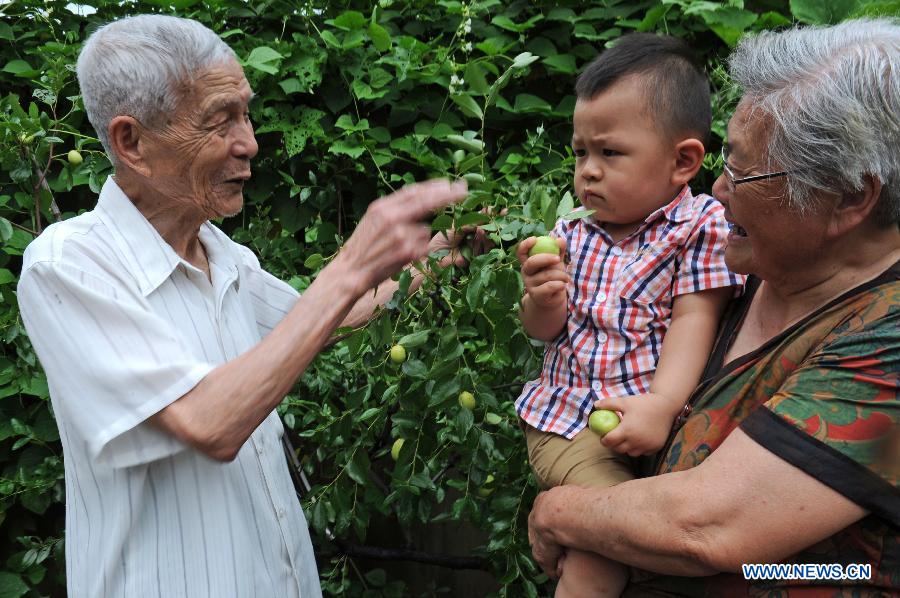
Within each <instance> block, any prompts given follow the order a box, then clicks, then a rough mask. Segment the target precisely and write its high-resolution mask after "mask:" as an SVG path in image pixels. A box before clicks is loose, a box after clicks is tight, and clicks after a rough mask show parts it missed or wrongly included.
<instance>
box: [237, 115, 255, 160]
mask: <svg viewBox="0 0 900 598" xmlns="http://www.w3.org/2000/svg"><path fill="white" fill-rule="evenodd" d="M258 151H259V144H257V143H256V136H255V135H254V134H253V125H251V124H250V123H247V124H245V125H244V126H243V127H241V128H240V132H239V133H238V135H237V138H236V139H235V141H234V143H233V144H232V145H231V152H232V154H234V155H235V156H236V157H238V158H247V159H250V158H253V157H254V156H256V153H257V152H258Z"/></svg>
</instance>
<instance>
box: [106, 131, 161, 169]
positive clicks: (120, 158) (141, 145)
mask: <svg viewBox="0 0 900 598" xmlns="http://www.w3.org/2000/svg"><path fill="white" fill-rule="evenodd" d="M108 131H109V144H110V146H111V147H110V149H112V151H113V153H114V154H115V156H116V160H117V165H118V166H126V167H128V168H129V169H130V170H133V171H135V172H136V173H138V174H140V175H142V176H144V177H149V176H150V175H151V174H152V170H151V168H150V166H149V165H148V164H147V160H146V158H147V155H146V154H147V152H146V150H147V145H146V144H147V139H146V136H145V135H144V132H145V131H144V128H143V127H141V125H140V123H138V122H137V120H135V119H134V118H132V117H130V116H117V117H115V118H114V119H112V121H110V123H109V129H108Z"/></svg>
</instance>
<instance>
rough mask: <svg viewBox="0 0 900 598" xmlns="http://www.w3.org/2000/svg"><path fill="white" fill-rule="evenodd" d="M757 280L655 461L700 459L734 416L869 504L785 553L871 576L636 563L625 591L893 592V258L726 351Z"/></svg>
mask: <svg viewBox="0 0 900 598" xmlns="http://www.w3.org/2000/svg"><path fill="white" fill-rule="evenodd" d="M758 286H759V281H758V280H754V279H752V278H751V279H750V280H749V281H748V283H747V291H746V293H745V294H744V296H743V297H742V298H741V299H740V300H738V301H737V302H736V303H734V304H733V305H732V306H731V308H730V309H729V311H728V312H727V313H726V315H725V318H724V320H723V325H722V330H721V332H720V335H719V339H718V340H717V342H716V347H715V349H714V351H713V354H712V356H711V358H710V363H709V364H708V365H707V368H706V372H705V373H704V376H703V382H702V383H701V385H700V387H699V388H698V389H697V390H696V391H695V392H694V394H693V396H692V397H691V400H690V401H689V403H688V407H686V408H685V411H684V412H683V414H682V416H681V417H679V420H678V421H677V422H676V427H675V431H674V432H673V436H672V437H671V438H670V442H669V444H668V446H667V447H666V449H665V450H664V451H663V452H662V453H661V456H660V459H659V462H658V467H657V473H667V472H672V471H680V470H685V469H689V468H691V467H694V466H696V465H698V464H699V463H701V462H702V461H703V460H704V459H705V458H706V457H707V456H708V455H709V454H710V453H712V452H713V451H715V450H716V448H717V447H718V446H719V445H720V444H721V443H722V441H723V440H724V439H725V438H726V437H727V436H728V434H730V433H731V431H732V430H734V429H735V428H736V427H738V426H740V428H741V429H742V430H743V431H744V432H745V433H746V434H747V435H749V436H750V437H751V438H753V439H754V440H755V441H756V442H758V443H759V444H761V445H762V446H764V447H766V449H768V450H770V451H772V452H773V453H775V454H776V455H778V456H779V457H781V458H782V459H784V460H785V461H787V462H789V463H791V464H792V465H794V466H796V467H798V468H800V469H802V470H803V471H805V472H806V473H808V474H810V475H812V476H813V477H815V478H816V479H818V480H820V481H822V482H823V483H825V484H827V485H828V486H830V487H831V488H834V489H835V490H837V491H838V492H840V493H841V494H843V495H844V496H846V497H847V498H849V499H851V500H852V501H853V502H855V503H856V504H858V505H860V506H862V507H864V508H865V509H867V510H868V511H869V512H870V515H868V516H867V517H865V518H864V519H862V520H860V521H858V522H857V523H855V524H853V525H851V526H850V527H848V528H846V529H844V530H843V531H841V532H840V533H838V534H835V535H834V536H831V537H830V538H828V539H826V540H824V541H822V542H820V543H818V544H816V545H814V546H810V547H809V548H807V549H806V550H804V551H802V552H800V553H798V554H796V555H794V556H793V557H791V558H789V559H787V560H786V561H785V562H788V563H829V564H831V563H837V564H841V565H844V566H846V565H848V564H851V563H870V564H871V565H872V577H871V579H869V580H866V581H852V582H849V581H825V580H817V581H796V580H795V581H785V580H781V581H754V582H748V581H745V580H744V578H743V575H742V574H740V573H737V574H720V575H715V576H712V577H698V578H685V577H674V576H660V575H656V574H652V573H649V572H645V571H639V570H635V571H633V575H632V584H631V585H630V586H629V590H628V591H627V592H626V595H627V596H711V597H712V596H715V597H719V596H723V597H730V596H765V597H785V598H786V597H792V598H795V597H797V596H803V597H808V596H854V597H870V596H900V489H898V469H900V262H898V263H897V264H895V265H894V266H893V267H892V268H890V269H889V270H888V271H887V272H885V273H884V274H882V275H881V276H880V277H878V278H877V279H875V280H873V281H870V282H868V283H865V284H863V285H862V286H860V287H858V288H856V289H853V290H852V291H849V292H848V293H846V294H845V295H843V296H842V297H839V298H838V299H836V300H834V301H832V302H831V303H830V304H828V305H826V306H825V307H823V308H822V309H821V310H819V311H818V312H817V313H815V314H812V315H810V316H809V317H807V318H806V319H804V320H803V321H801V322H798V323H797V324H796V325H794V326H792V327H791V328H790V329H788V330H786V331H785V332H783V333H782V334H780V335H779V336H777V337H776V338H773V339H772V340H770V341H769V342H767V343H766V344H765V345H763V346H762V347H760V348H759V349H757V350H755V351H753V352H752V353H750V354H747V355H745V356H743V357H741V358H739V359H736V360H734V361H732V362H730V363H728V364H723V363H722V361H723V357H724V355H725V352H726V351H727V349H728V346H729V345H730V343H731V341H732V339H733V338H734V335H735V331H736V330H737V328H738V325H739V324H740V322H741V320H742V318H743V316H744V314H745V313H746V310H747V307H748V306H749V304H750V299H751V298H752V296H753V293H754V292H755V291H756V289H757V288H758Z"/></svg>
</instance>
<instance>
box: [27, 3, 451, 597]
mask: <svg viewBox="0 0 900 598" xmlns="http://www.w3.org/2000/svg"><path fill="white" fill-rule="evenodd" d="M78 78H79V82H80V85H81V90H82V95H83V98H84V105H85V109H86V110H87V114H88V117H89V119H90V121H91V124H93V126H94V128H95V129H96V130H97V133H98V136H99V137H100V140H101V141H102V143H103V145H104V147H105V148H106V151H107V153H108V154H109V156H110V158H111V159H112V162H113V164H114V166H115V175H114V176H113V177H111V178H109V179H108V180H107V181H106V183H105V185H104V186H103V189H102V191H101V193H100V197H99V200H98V203H97V206H96V208H95V209H94V210H93V211H91V212H88V213H85V214H82V215H81V216H78V217H76V218H73V219H71V220H68V221H66V222H62V223H59V224H57V225H54V226H51V227H49V228H48V229H47V230H46V231H45V232H44V234H42V235H41V236H40V237H39V238H38V239H36V240H35V241H34V243H32V245H31V246H30V247H29V248H28V251H27V252H26V256H25V262H24V265H23V269H22V276H21V281H20V283H19V300H20V304H21V310H22V316H23V319H24V321H25V324H26V327H27V329H28V332H29V335H30V336H31V339H32V341H33V344H34V347H35V350H36V351H37V354H38V357H39V358H40V360H41V363H42V364H43V365H44V367H45V369H46V372H47V378H48V381H49V385H50V394H51V397H52V401H53V408H54V412H55V415H56V418H57V422H58V424H59V429H60V436H61V438H62V442H63V448H64V451H65V465H66V498H67V500H66V507H67V509H66V516H67V517H66V552H67V574H68V593H69V596H71V597H72V598H78V597H82V596H92V597H93V596H96V597H104V598H108V597H113V596H121V597H128V598H131V597H135V596H164V597H165V598H175V597H178V596H182V597H196V596H215V597H224V596H235V597H243V596H273V597H274V596H278V597H284V596H302V597H304V598H306V597H310V596H319V595H320V594H321V591H320V588H319V582H318V576H317V572H316V564H315V560H314V557H313V552H312V546H311V543H310V538H309V533H308V531H307V526H306V521H305V519H304V517H303V513H302V511H301V510H300V507H299V505H298V503H297V498H296V495H295V494H294V490H293V487H292V484H291V479H290V476H289V473H288V468H287V465H286V463H285V459H284V455H283V453H282V449H281V443H280V437H281V435H282V433H283V431H284V430H283V428H282V425H281V422H280V421H279V419H278V416H277V415H276V413H275V412H274V411H273V409H274V408H275V407H276V406H277V405H278V404H279V402H280V401H281V400H282V398H283V397H284V395H285V394H286V393H287V392H288V390H289V389H290V388H291V386H292V385H293V384H294V383H295V381H296V380H297V378H298V376H299V375H300V373H301V372H303V370H304V369H305V368H306V367H307V366H308V364H309V363H310V361H312V359H313V358H314V357H315V356H316V354H317V353H318V352H319V351H320V350H321V349H322V348H323V347H324V346H325V344H326V343H327V342H328V341H329V338H330V337H331V336H332V332H333V331H334V330H335V328H337V327H338V326H339V325H342V324H343V325H355V324H359V323H362V322H364V321H365V320H366V318H368V317H369V316H370V315H371V314H372V311H373V309H374V307H375V306H376V305H377V304H378V302H381V301H385V300H387V299H388V298H389V297H390V296H391V295H392V293H393V292H394V291H395V290H396V288H397V285H396V283H392V282H390V281H389V280H387V279H388V278H389V277H390V276H391V275H392V274H394V273H396V272H398V271H399V270H400V269H401V268H403V267H404V266H405V265H406V264H408V263H410V262H411V261H412V260H416V259H419V258H421V257H423V256H424V255H425V254H427V253H428V252H429V250H434V249H436V248H439V246H440V243H441V242H440V241H439V240H437V238H436V239H434V240H432V241H431V242H429V238H430V231H429V228H428V227H427V226H424V225H422V224H421V223H422V220H423V218H425V217H426V216H428V215H429V214H430V213H432V212H433V211H435V210H437V209H440V208H442V207H444V206H447V205H449V204H451V203H453V202H454V201H457V200H459V199H461V198H462V197H463V196H464V195H465V186H464V185H460V184H450V183H447V182H443V181H431V182H428V183H424V184H420V185H413V186H409V187H406V188H404V189H402V190H400V191H399V192H397V193H395V194H393V195H391V196H388V197H385V198H382V199H379V200H377V201H375V202H374V203H373V204H372V205H371V206H370V208H369V210H368V212H367V213H366V215H365V216H364V217H363V219H362V220H361V222H360V223H359V225H358V227H357V229H356V231H355V233H354V234H353V236H352V237H351V238H350V239H349V240H348V241H347V243H346V244H345V245H344V247H343V248H342V249H341V251H340V253H339V254H338V255H337V257H336V258H335V259H334V260H333V261H332V262H331V263H330V264H329V265H328V266H327V267H326V268H325V269H324V270H323V271H322V273H321V274H320V275H319V277H318V278H317V279H316V281H315V282H314V283H313V284H312V285H311V286H310V287H309V289H308V290H307V291H306V292H305V293H304V294H303V296H302V297H299V298H298V295H297V293H296V292H295V291H294V290H293V289H292V288H291V287H290V286H288V285H287V284H285V283H283V282H280V281H279V280H277V279H275V278H274V277H273V276H271V275H270V274H268V273H266V272H265V271H264V270H263V269H262V268H261V267H260V265H259V263H258V261H257V259H256V257H254V255H253V254H252V253H251V252H250V251H249V250H247V249H246V248H244V247H241V246H239V245H237V244H235V243H233V242H232V241H231V240H230V239H229V238H228V237H227V236H225V235H224V234H223V233H222V232H221V231H220V230H219V229H217V228H216V227H215V226H213V225H212V224H210V222H209V220H210V219H214V218H220V217H223V216H230V215H233V214H236V213H238V212H239V211H240V209H241V206H242V202H243V196H242V189H243V186H244V184H245V183H246V182H247V180H248V179H249V178H250V160H251V159H252V158H253V157H254V155H255V154H256V152H257V145H256V140H255V139H254V136H253V129H252V126H251V124H250V121H249V118H248V104H249V102H250V100H251V98H252V96H253V92H252V90H251V89H250V86H249V84H248V83H247V80H246V79H245V78H244V74H243V72H242V70H241V67H240V66H239V65H238V63H237V61H236V60H235V55H234V53H233V52H232V51H231V49H229V48H228V46H227V45H226V44H225V43H223V42H222V41H221V40H220V39H219V38H218V37H217V36H216V35H215V34H214V33H213V32H212V31H210V30H209V29H207V28H205V27H203V26H202V25H200V24H198V23H196V22H192V21H189V20H184V19H177V18H174V17H165V16H138V17H133V18H127V19H122V20H120V21H117V22H114V23H111V24H109V25H106V26H105V27H102V28H100V29H98V30H97V31H96V32H95V33H94V34H93V35H92V36H91V37H90V38H89V39H88V41H87V42H86V43H85V46H84V49H83V50H82V52H81V55H80V56H79V59H78ZM414 284H418V281H417V282H414ZM376 285H378V287H377V292H376V293H372V292H368V293H367V291H369V290H370V289H373V288H374V287H376Z"/></svg>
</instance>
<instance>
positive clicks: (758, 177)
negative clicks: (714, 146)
mask: <svg viewBox="0 0 900 598" xmlns="http://www.w3.org/2000/svg"><path fill="white" fill-rule="evenodd" d="M722 170H723V171H724V172H725V181H726V182H727V184H728V191H729V192H734V189H735V187H737V186H738V185H741V184H743V183H752V182H753V181H764V180H767V179H773V178H775V177H780V176H787V174H788V172H787V171H786V170H785V171H782V172H767V173H765V174H754V175H751V176H745V177H741V178H737V177H736V176H734V171H733V170H731V167H730V166H728V146H727V145H723V146H722Z"/></svg>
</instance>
